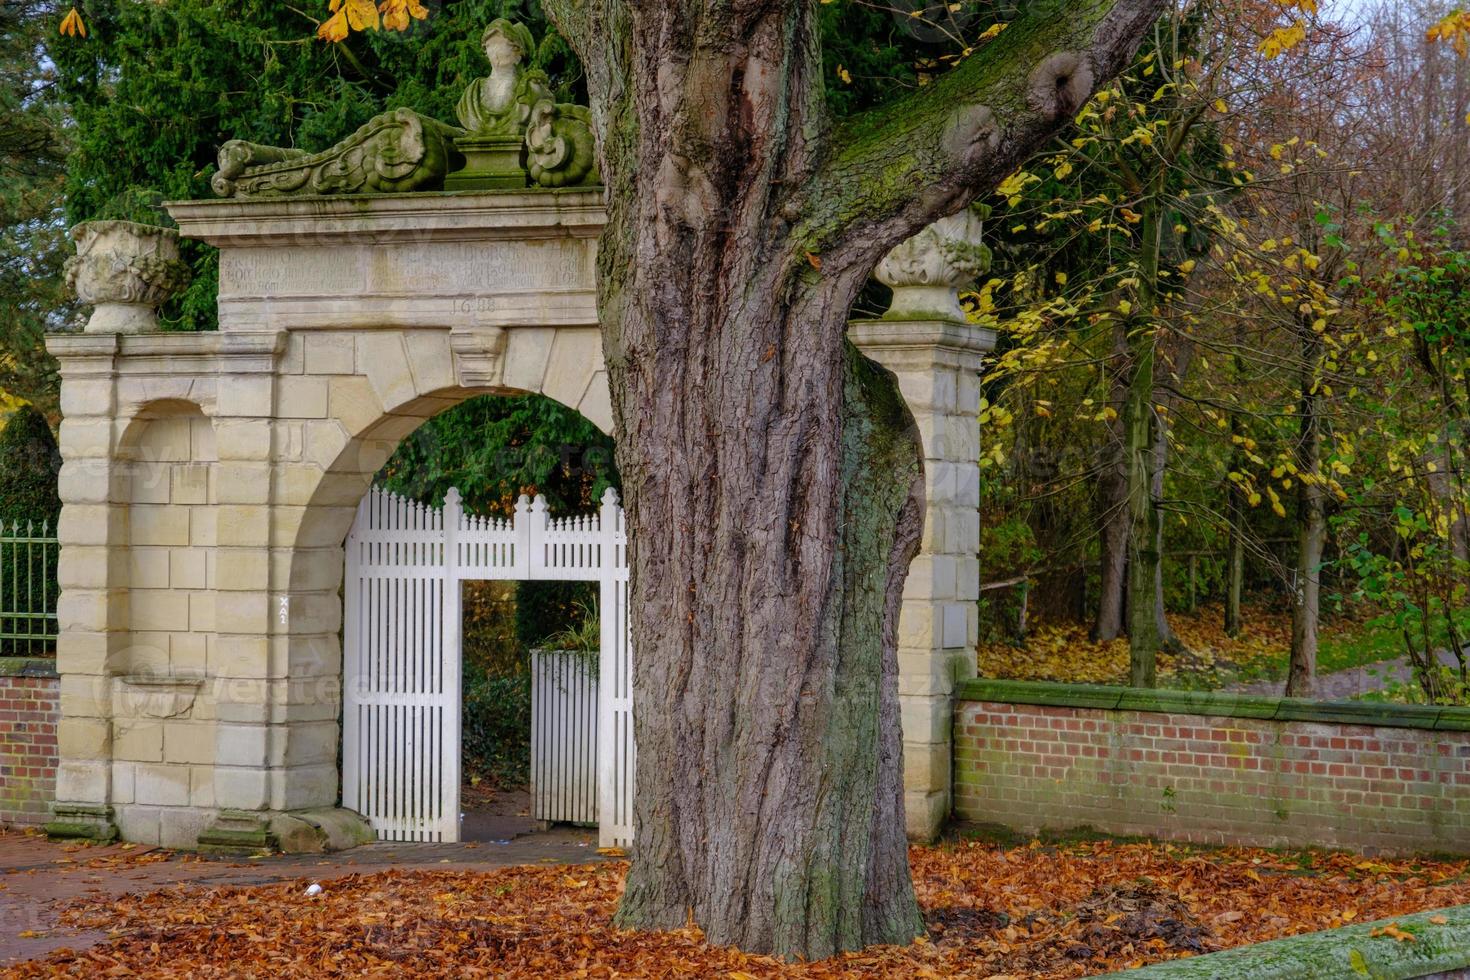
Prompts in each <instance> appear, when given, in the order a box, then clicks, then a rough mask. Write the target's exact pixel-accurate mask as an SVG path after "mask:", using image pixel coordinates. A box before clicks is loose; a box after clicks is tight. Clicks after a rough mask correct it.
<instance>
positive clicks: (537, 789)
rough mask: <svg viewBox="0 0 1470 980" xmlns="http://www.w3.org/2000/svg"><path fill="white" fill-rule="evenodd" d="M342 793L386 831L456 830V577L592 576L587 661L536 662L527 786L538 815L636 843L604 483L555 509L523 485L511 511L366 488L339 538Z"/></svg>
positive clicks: (620, 617) (604, 841) (622, 624)
mask: <svg viewBox="0 0 1470 980" xmlns="http://www.w3.org/2000/svg"><path fill="white" fill-rule="evenodd" d="M345 550H346V576H345V580H344V586H343V593H344V599H345V609H344V615H343V634H342V640H343V654H344V656H343V686H344V697H343V708H342V739H343V747H342V798H343V804H344V805H345V806H348V807H350V808H352V809H354V810H357V811H358V812H359V813H361V814H362V815H363V816H364V817H366V818H367V819H368V821H369V822H370V823H371V824H372V826H373V828H374V830H375V831H376V832H377V835H378V837H379V838H380V839H384V840H434V841H456V840H458V839H459V830H460V827H459V823H460V821H459V788H460V736H461V731H460V727H461V719H460V710H461V703H462V701H461V699H462V691H461V684H462V677H461V658H462V653H463V651H462V627H463V608H462V592H461V590H462V585H463V582H464V581H465V580H466V579H500V580H522V581H524V580H582V581H599V582H600V583H601V592H600V603H601V606H600V608H601V641H602V642H601V651H600V653H599V655H598V666H597V670H596V671H595V672H594V671H592V670H591V669H590V668H589V667H588V666H587V664H586V662H585V661H584V660H583V659H582V658H579V657H567V656H564V655H563V656H560V657H558V656H546V657H538V658H533V663H532V784H533V786H532V789H533V799H534V800H535V807H536V809H535V811H534V812H535V815H536V816H537V817H538V819H544V820H565V821H570V822H576V823H590V822H593V821H596V822H597V824H598V827H599V842H600V844H601V845H602V846H604V847H614V846H618V847H627V846H628V845H629V844H631V843H632V839H633V769H634V765H635V762H636V759H635V752H634V748H633V726H632V720H633V715H632V712H633V700H632V664H633V661H632V656H633V651H632V644H631V639H630V635H629V632H628V610H627V593H628V584H627V583H628V562H627V553H628V549H627V528H626V525H625V523H624V517H623V510H622V507H620V506H619V504H618V498H617V494H616V493H614V492H613V491H612V490H609V491H608V492H607V494H605V495H604V497H603V500H602V507H601V509H600V511H599V513H598V514H595V515H572V516H567V517H560V518H556V519H552V518H551V517H550V516H549V515H548V513H547V507H546V501H545V499H544V498H542V497H540V496H537V497H536V498H535V499H534V500H528V499H527V498H526V497H524V496H523V497H521V498H520V500H519V501H517V503H516V507H515V513H514V516H513V517H512V519H511V520H509V521H506V520H501V519H498V518H494V517H481V516H475V515H471V514H466V513H464V510H463V507H462V506H461V503H460V495H459V491H458V490H454V489H451V490H450V491H449V492H448V493H447V494H446V495H445V498H444V507H443V508H442V509H440V508H436V507H431V506H425V505H422V504H419V503H417V502H414V501H410V500H407V499H405V498H402V497H399V496H397V495H395V494H392V493H389V492H387V491H385V490H381V489H378V488H373V489H372V490H370V491H369V492H368V494H367V496H365V497H364V498H363V500H362V502H361V503H360V504H359V505H358V510H357V518H356V520H355V522H354V523H353V527H352V531H351V532H349V534H348V536H347V546H346V549H345Z"/></svg>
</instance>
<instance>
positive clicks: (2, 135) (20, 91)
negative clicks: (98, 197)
mask: <svg viewBox="0 0 1470 980" xmlns="http://www.w3.org/2000/svg"><path fill="white" fill-rule="evenodd" d="M61 10H62V7H61V5H59V4H58V3H56V2H55V0H7V2H6V3H4V4H0V171H3V173H4V174H5V178H4V180H0V323H4V324H5V328H4V330H0V391H3V392H7V393H9V394H11V395H15V396H18V397H20V398H23V399H25V400H27V401H30V402H33V403H35V404H37V405H39V406H40V407H41V409H42V411H43V412H45V413H46V414H48V415H52V416H54V415H55V413H56V375H55V363H54V362H53V361H52V360H51V358H50V357H49V356H48V355H47V354H46V352H45V350H44V349H43V348H42V346H41V335H42V334H43V333H44V332H45V331H46V330H48V329H55V328H56V327H57V326H59V325H60V324H61V323H63V322H65V321H66V320H67V319H68V318H69V316H70V311H71V301H70V298H69V297H68V296H66V294H65V290H64V289H63V287H62V281H61V264H62V262H63V261H64V260H65V258H66V256H67V254H68V253H69V252H70V248H69V246H68V244H67V241H66V237H65V225H64V224H63V223H62V221H61V218H60V211H61V182H62V176H63V172H64V166H65V160H66V150H67V139H66V135H67V134H66V128H65V119H64V114H63V113H62V112H61V109H60V107H59V106H58V105H57V104H56V102H55V99H54V98H52V97H51V95H52V92H53V91H54V88H55V81H56V80H55V77H54V69H53V66H51V65H50V64H49V62H48V61H47V60H46V59H45V58H44V57H42V56H41V45H42V40H43V39H44V38H47V37H49V36H50V35H51V34H53V33H54V32H55V30H56V24H57V19H58V18H59V17H60V15H61Z"/></svg>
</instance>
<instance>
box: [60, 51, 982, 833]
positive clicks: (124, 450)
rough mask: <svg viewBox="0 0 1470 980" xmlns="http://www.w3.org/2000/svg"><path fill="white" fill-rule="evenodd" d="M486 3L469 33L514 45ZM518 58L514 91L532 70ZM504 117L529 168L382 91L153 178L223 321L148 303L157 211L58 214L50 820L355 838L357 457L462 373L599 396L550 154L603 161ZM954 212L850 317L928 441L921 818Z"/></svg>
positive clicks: (957, 632) (163, 249) (387, 448)
mask: <svg viewBox="0 0 1470 980" xmlns="http://www.w3.org/2000/svg"><path fill="white" fill-rule="evenodd" d="M493 26H494V25H492V27H493ZM507 31H508V29H507V28H501V29H500V34H497V35H495V36H494V37H491V32H490V31H488V30H487V43H491V42H493V43H494V44H495V45H496V46H497V47H496V52H497V56H498V57H500V58H501V63H502V65H505V64H509V65H510V68H511V69H513V68H515V65H514V64H511V61H512V60H513V59H512V56H511V55H507V54H505V53H504V50H503V49H505V48H506V42H505V41H504V38H505V37H511V35H513V34H514V32H513V31H510V32H509V33H507ZM511 39H512V41H513V40H514V38H513V37H512V38H511ZM514 47H515V46H514V44H511V45H510V46H509V49H510V50H513V49H514ZM497 70H509V69H497ZM531 75H532V73H530V72H527V73H526V76H527V77H526V78H524V79H522V80H521V81H518V82H517V86H518V88H517V89H516V91H521V90H525V91H526V92H529V93H532V95H534V94H535V93H536V86H535V85H534V84H533V83H534V81H535V79H534V77H531ZM527 98H528V99H529V98H530V96H527ZM492 108H494V107H492ZM495 111H497V112H499V111H501V110H500V109H495ZM507 111H508V110H507ZM484 112H485V113H490V110H489V109H486V110H484ZM582 112H585V110H582ZM522 116H523V117H524V119H525V120H526V122H525V125H527V126H529V127H530V128H529V129H528V130H526V131H525V143H526V146H527V147H528V148H529V157H527V156H525V155H522V157H521V159H523V160H525V159H530V161H531V162H533V163H536V162H537V161H538V160H539V161H540V162H539V163H537V167H538V168H539V170H537V171H536V173H538V174H539V175H540V176H539V177H536V178H535V179H528V178H521V185H520V186H518V187H516V186H507V185H508V183H514V180H512V179H511V178H513V177H515V173H514V172H513V171H514V170H515V168H514V166H512V164H514V162H515V158H516V148H515V140H518V139H520V137H515V138H514V139H513V140H511V141H510V142H509V143H508V142H507V139H508V138H507V137H506V136H505V134H504V133H500V132H498V131H497V132H495V133H489V134H486V133H482V134H479V135H476V134H474V133H469V134H467V135H466V133H465V131H463V130H458V129H455V128H454V127H448V126H446V125H445V124H437V123H433V121H427V122H425V121H424V120H423V119H422V117H418V116H416V114H413V113H410V112H407V110H397V111H396V112H395V113H393V114H385V116H383V117H379V119H377V120H374V121H373V123H371V124H369V125H368V126H364V127H363V128H362V129H360V130H359V131H358V132H357V133H355V134H353V136H352V137H349V139H348V140H345V141H344V142H343V143H342V144H339V146H338V147H336V148H333V150H331V151H327V152H326V153H323V154H315V155H310V156H308V155H305V154H300V153H297V152H295V151H282V150H278V149H275V148H270V147H258V146H254V145H253V144H240V143H231V144H226V147H225V149H224V151H222V154H221V160H222V166H221V173H227V174H228V179H225V180H223V181H221V180H218V179H217V181H216V186H217V188H219V189H220V190H221V192H222V193H234V194H236V196H235V197H231V198H226V199H222V200H212V201H186V202H176V203H173V204H170V205H168V206H167V207H168V210H169V213H170V214H171V215H172V217H173V219H174V220H175V221H176V222H177V224H178V231H177V235H178V236H182V237H185V238H191V239H197V240H200V241H203V242H206V243H208V244H210V245H213V246H216V247H217V248H218V250H219V330H218V331H217V332H208V333H166V332H158V331H157V330H156V329H152V328H153V326H154V325H155V324H156V321H155V320H154V317H153V313H152V307H156V306H157V305H158V303H159V302H161V301H162V299H163V298H165V297H166V296H167V294H168V292H169V290H170V289H172V288H176V282H175V280H176V278H177V273H178V271H179V269H178V266H179V263H178V262H177V241H176V238H175V237H174V233H173V232H171V231H165V230H162V229H153V228H148V227H146V226H140V225H130V224H129V223H126V222H92V223H89V224H88V225H83V226H79V228H78V229H77V232H76V237H77V238H78V241H79V246H80V249H79V251H80V254H79V256H78V258H77V259H75V260H73V261H74V263H75V265H74V267H73V268H72V269H71V270H70V272H69V277H70V278H71V279H72V280H73V282H74V284H75V285H76V286H77V289H78V292H79V294H80V295H82V297H83V298H84V299H85V300H87V301H89V302H92V303H94V305H95V306H96V312H95V313H94V314H93V317H92V320H91V321H90V323H89V324H88V327H87V330H86V331H85V332H82V333H71V334H57V335H53V336H52V337H50V338H49V340H48V348H49V350H50V351H51V353H52V354H53V355H54V356H55V357H56V358H57V360H58V361H59V363H60V369H61V377H62V386H61V405H62V412H63V415H64V420H63V422H62V424H61V433H60V445H61V453H62V459H63V465H62V469H61V483H60V494H61V499H62V501H63V505H64V506H63V511H62V516H61V522H60V538H61V543H62V548H61V558H60V565H59V578H60V584H61V588H62V595H61V599H60V606H59V610H58V617H59V627H60V635H59V638H58V650H57V668H58V671H59V673H60V674H61V715H62V718H61V723H60V731H59V743H60V746H59V748H60V766H59V770H58V774H57V788H56V801H55V804H54V814H53V820H52V822H51V823H50V824H48V829H49V830H50V831H51V832H52V833H53V834H58V835H71V836H80V837H94V838H111V837H114V836H121V837H123V838H126V839H128V840H135V841H140V842H156V843H162V844H165V845H170V846H182V847H191V846H214V847H255V846H265V845H270V846H278V847H282V848H285V849H316V848H321V847H339V846H346V845H350V844H352V843H355V842H358V841H361V840H363V839H366V837H367V836H368V835H367V832H366V826H365V824H364V822H363V821H362V819H361V817H359V816H358V815H356V814H354V813H353V812H351V811H349V810H345V809H343V808H342V807H341V806H340V805H339V801H340V800H341V792H342V778H341V771H340V766H339V761H338V760H339V751H340V746H341V737H342V735H341V733H342V726H341V703H342V696H341V690H342V645H341V629H342V620H343V616H342V598H341V588H342V584H343V569H344V564H343V562H344V552H343V542H344V539H345V538H346V536H347V533H348V530H349V528H350V527H351V526H352V523H353V518H354V515H355V513H356V509H357V507H358V504H359V502H360V501H361V500H362V499H363V496H364V494H365V493H366V492H367V491H368V489H369V486H370V484H371V481H372V477H373V474H374V473H375V472H376V471H377V470H378V469H379V468H380V467H381V466H382V464H383V463H384V462H385V461H386V460H387V459H388V457H389V456H390V455H391V454H392V452H393V450H394V449H395V447H396V446H397V445H398V444H399V443H400V442H401V441H402V440H403V439H404V438H405V437H406V436H408V435H409V433H411V432H412V431H413V430H414V429H415V428H417V427H418V426H419V425H420V424H421V423H422V422H423V421H424V420H426V419H428V418H430V417H432V416H433V415H435V414H437V413H439V412H441V411H443V410H445V409H447V408H450V407H452V406H453V405H455V404H458V403H459V402H461V401H463V400H464V399H467V398H470V397H473V396H476V395H482V394H515V393H523V392H533V393H538V394H542V395H545V396H547V397H549V398H552V399H555V400H556V401H559V402H561V403H563V404H565V405H567V406H569V407H571V408H574V409H576V410H577V411H578V412H580V413H582V414H583V415H584V416H586V417H587V418H588V419H590V420H591V421H592V422H593V423H595V424H596V425H598V426H599V427H601V428H602V429H604V430H610V428H611V426H612V412H611V401H610V398H609V390H608V382H607V374H606V371H605V369H604V364H603V357H602V345H601V340H600V333H599V327H598V318H597V309H596V281H595V276H596V268H597V241H598V235H599V233H600V231H601V229H602V226H603V224H604V222H605V211H604V195H603V191H602V189H601V188H600V187H597V186H591V185H585V184H584V185H581V186H571V184H572V178H571V177H570V176H569V175H578V178H579V179H582V178H585V179H589V180H590V179H593V178H595V176H596V171H595V168H589V167H586V166H585V161H584V160H583V161H582V165H579V160H582V158H580V157H578V156H577V154H578V153H585V152H586V146H585V145H584V142H579V139H580V137H581V136H582V135H583V133H582V131H581V130H580V129H579V128H578V127H581V126H582V125H583V121H584V120H583V116H581V115H579V114H578V112H577V110H576V107H567V106H556V105H554V104H552V103H550V102H548V101H546V100H545V99H542V100H541V101H539V102H538V103H537V104H536V105H534V106H530V107H528V108H527V111H526V112H525V113H522ZM497 118H498V117H497ZM431 124H432V125H431ZM456 133H458V134H460V135H458V136H456V135H455V134H456ZM426 134H427V135H426ZM414 140H417V143H415V142H414ZM537 140H540V142H539V143H538V142H537ZM354 141H356V142H354ZM372 141H377V142H372ZM384 141H388V143H384ZM394 141H396V142H394ZM497 141H498V142H497ZM389 143H391V145H392V146H393V147H395V148H396V149H395V150H394V155H393V159H394V160H395V161H401V160H402V159H403V154H402V152H400V151H401V148H402V147H403V146H418V147H419V148H420V149H423V148H424V147H428V150H425V151H424V153H425V155H424V156H423V160H425V161H428V162H427V163H423V164H422V166H425V167H427V166H430V165H431V164H432V166H433V167H436V168H438V169H437V170H435V171H434V172H432V173H427V174H426V173H425V172H421V171H412V172H410V171H403V170H402V169H401V168H400V169H399V170H396V171H393V172H392V173H391V174H389V176H391V177H392V181H391V182H389V183H387V184H384V181H385V180H387V179H388V178H387V177H384V175H383V171H382V168H379V170H378V171H371V170H370V169H368V170H360V171H353V170H351V169H350V168H347V167H346V166H345V165H344V164H342V161H343V160H347V161H348V162H349V163H350V162H351V161H356V162H357V164H356V165H360V166H366V164H364V163H363V161H364V160H367V162H368V163H369V164H370V163H371V156H370V155H369V156H366V157H365V156H364V152H366V151H364V149H363V148H364V146H367V147H369V149H371V148H372V147H378V148H379V150H378V151H374V152H379V151H381V147H382V146H385V145H389ZM538 147H539V149H538ZM430 151H432V152H430ZM381 152H386V151H381ZM558 152H559V153H561V154H562V155H561V156H557V155H556V154H557V153H558ZM333 154H336V155H335V156H334V155H333ZM538 154H540V155H539V156H538ZM410 164H413V162H412V161H410ZM419 165H420V164H413V166H419ZM455 165H458V166H461V167H462V168H463V169H462V171H461V172H460V174H459V176H458V180H455V179H450V180H448V184H449V186H451V187H458V188H464V189H458V190H453V191H449V192H445V191H437V190H432V189H429V190H425V189H424V188H425V187H428V188H432V187H435V186H444V185H445V182H446V181H445V174H444V170H445V168H447V167H451V166H455ZM405 166H407V165H405ZM579 166H580V169H579ZM405 173H406V174H407V176H405ZM508 174H509V176H507V175H508ZM344 175H345V177H344ZM454 176H455V175H454V174H451V175H450V177H451V178H454ZM349 178H350V179H349ZM358 178H360V179H358ZM334 181H335V183H333V182H334ZM538 185H539V186H538ZM564 185H566V186H564ZM288 186H289V188H291V190H290V192H289V193H287V192H283V191H282V188H283V187H288ZM404 186H409V187H412V188H413V189H412V190H410V191H408V192H395V193H383V192H382V191H383V190H384V189H385V188H387V189H393V188H400V189H401V188H402V187H404ZM249 188H256V189H263V190H262V191H261V193H258V194H252V193H247V192H246V189H249ZM951 220H954V221H957V222H958V223H959V224H958V225H957V226H956V228H954V229H951V230H950V231H949V232H946V231H945V229H944V228H943V227H942V225H943V223H941V224H940V225H936V226H935V227H934V228H932V229H930V230H928V231H926V232H925V233H923V235H921V236H920V237H919V238H916V239H915V240H914V241H913V242H911V243H908V244H906V245H905V246H901V247H900V250H895V254H894V256H891V257H890V261H889V262H887V263H885V267H884V268H881V269H880V276H882V277H883V278H884V280H885V281H886V282H889V283H890V284H891V285H893V286H894V287H895V290H896V293H897V294H898V297H899V300H903V299H904V297H905V296H907V297H908V300H907V301H903V302H899V301H896V302H895V305H894V313H893V315H892V316H891V317H889V318H885V319H882V320H874V321H866V322H856V323H854V324H853V325H852V327H851V329H850V336H851V337H852V339H853V340H854V342H855V343H856V344H857V345H858V347H859V348H860V349H861V350H862V351H863V352H864V353H865V354H866V355H867V356H869V357H871V358H872V359H874V360H876V361H878V362H880V363H882V364H883V365H885V366H886V367H888V368H889V369H891V370H892V371H894V372H895V374H896V375H897V376H898V379H899V383H900V386H901V388H902V391H903V393H904V396H905V398H906V399H907V401H908V403H909V406H910V408H911V409H912V411H913V414H914V416H915V418H916V420H917V421H918V425H919V429H920V433H921V436H922V438H923V442H924V446H925V456H926V463H925V465H926V471H927V472H926V485H927V490H928V503H927V511H926V517H927V523H926V530H925V533H924V538H923V544H922V549H921V552H920V554H919V556H918V557H917V558H916V559H915V560H914V563H913V566H912V569H911V572H910V575H909V579H908V584H907V587H906V590H905V594H904V602H903V610H902V616H901V620H900V626H899V639H898V647H899V649H898V666H899V692H900V698H901V702H902V723H903V733H904V748H905V751H904V766H905V788H906V802H907V819H908V828H909V832H910V834H911V835H912V836H915V837H930V836H932V835H933V834H934V833H936V831H937V830H938V828H939V826H940V824H941V822H942V821H943V820H944V819H945V817H946V816H947V815H948V813H949V808H950V796H951V794H950V790H951V759H950V730H951V715H952V711H951V693H952V691H953V688H954V685H955V682H956V681H957V680H960V679H963V678H965V677H968V676H971V675H973V673H974V669H975V666H974V665H975V659H974V646H975V639H976V637H975V629H976V606H975V603H976V599H977V598H978V586H979V570H978V563H977V560H976V551H977V549H978V544H979V516H978V512H977V508H978V503H979V501H978V493H979V489H978V488H979V473H978V467H977V462H976V461H977V456H978V448H979V433H978V422H977V418H976V415H977V412H978V405H979V378H978V372H979V368H980V361H981V357H982V354H983V353H984V352H985V351H986V350H988V349H989V348H990V346H991V342H992V337H991V335H990V334H989V332H988V331H985V330H983V329H981V328H978V327H976V326H973V325H971V324H968V323H966V322H965V321H964V319H963V316H962V315H960V314H959V311H958V309H957V307H955V305H954V302H953V297H954V286H955V285H957V284H959V283H962V282H964V281H966V280H967V279H969V278H973V275H974V274H975V272H976V271H977V269H978V267H979V263H978V259H977V254H978V251H983V247H979V246H978V240H977V238H976V236H977V235H978V223H979V222H978V218H976V217H975V216H974V215H967V216H963V217H961V218H959V219H946V221H951ZM972 226H973V227H972ZM946 235H948V237H946ZM924 236H929V237H928V238H925V237H924ZM966 241H969V242H970V247H969V248H968V250H966V249H964V248H956V247H955V246H956V242H959V243H961V244H963V243H964V242H966ZM957 256H958V257H957ZM906 290H908V292H907V293H906V292H905V291H906ZM925 311H931V312H925ZM630 546H631V547H633V548H636V547H637V528H636V527H635V528H631V529H630ZM635 588H636V583H635ZM634 642H635V651H636V637H635V640H634ZM636 669H637V667H636V654H635V662H634V670H635V671H636ZM634 710H635V712H636V705H635V708H634Z"/></svg>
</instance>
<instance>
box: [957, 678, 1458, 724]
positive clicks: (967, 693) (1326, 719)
mask: <svg viewBox="0 0 1470 980" xmlns="http://www.w3.org/2000/svg"><path fill="white" fill-rule="evenodd" d="M955 697H956V698H957V699H958V700H960V701H993V702H997V703H1001V704H1036V705H1051V706H1055V707H1059V708H1099V709H1102V710H1105V711H1159V712H1167V713H1169V714H1180V715H1210V716H1213V717H1219V718H1259V719H1261V720H1264V721H1307V722H1321V723H1326V724H1338V725H1372V726H1376V727H1380V728H1426V729H1435V730H1439V731H1458V732H1463V731H1470V708H1459V707H1441V706H1439V705H1432V704H1381V703H1376V702H1370V701H1308V700H1304V699H1301V698H1267V697H1257V696H1253V695H1247V694H1230V693H1228V692H1224V691H1162V690H1145V689H1141V688H1133V687H1106V686H1103V685H1101V684H1058V683H1053V682H1051V681H1002V680H990V679H988V678H975V679H973V680H968V681H964V682H962V683H961V684H960V685H959V687H958V689H957V690H956V691H955Z"/></svg>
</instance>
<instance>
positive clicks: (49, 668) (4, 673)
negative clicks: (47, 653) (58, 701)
mask: <svg viewBox="0 0 1470 980" xmlns="http://www.w3.org/2000/svg"><path fill="white" fill-rule="evenodd" d="M56 676H58V675H57V673H56V661H55V660H52V659H50V658H46V657H0V677H56Z"/></svg>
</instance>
